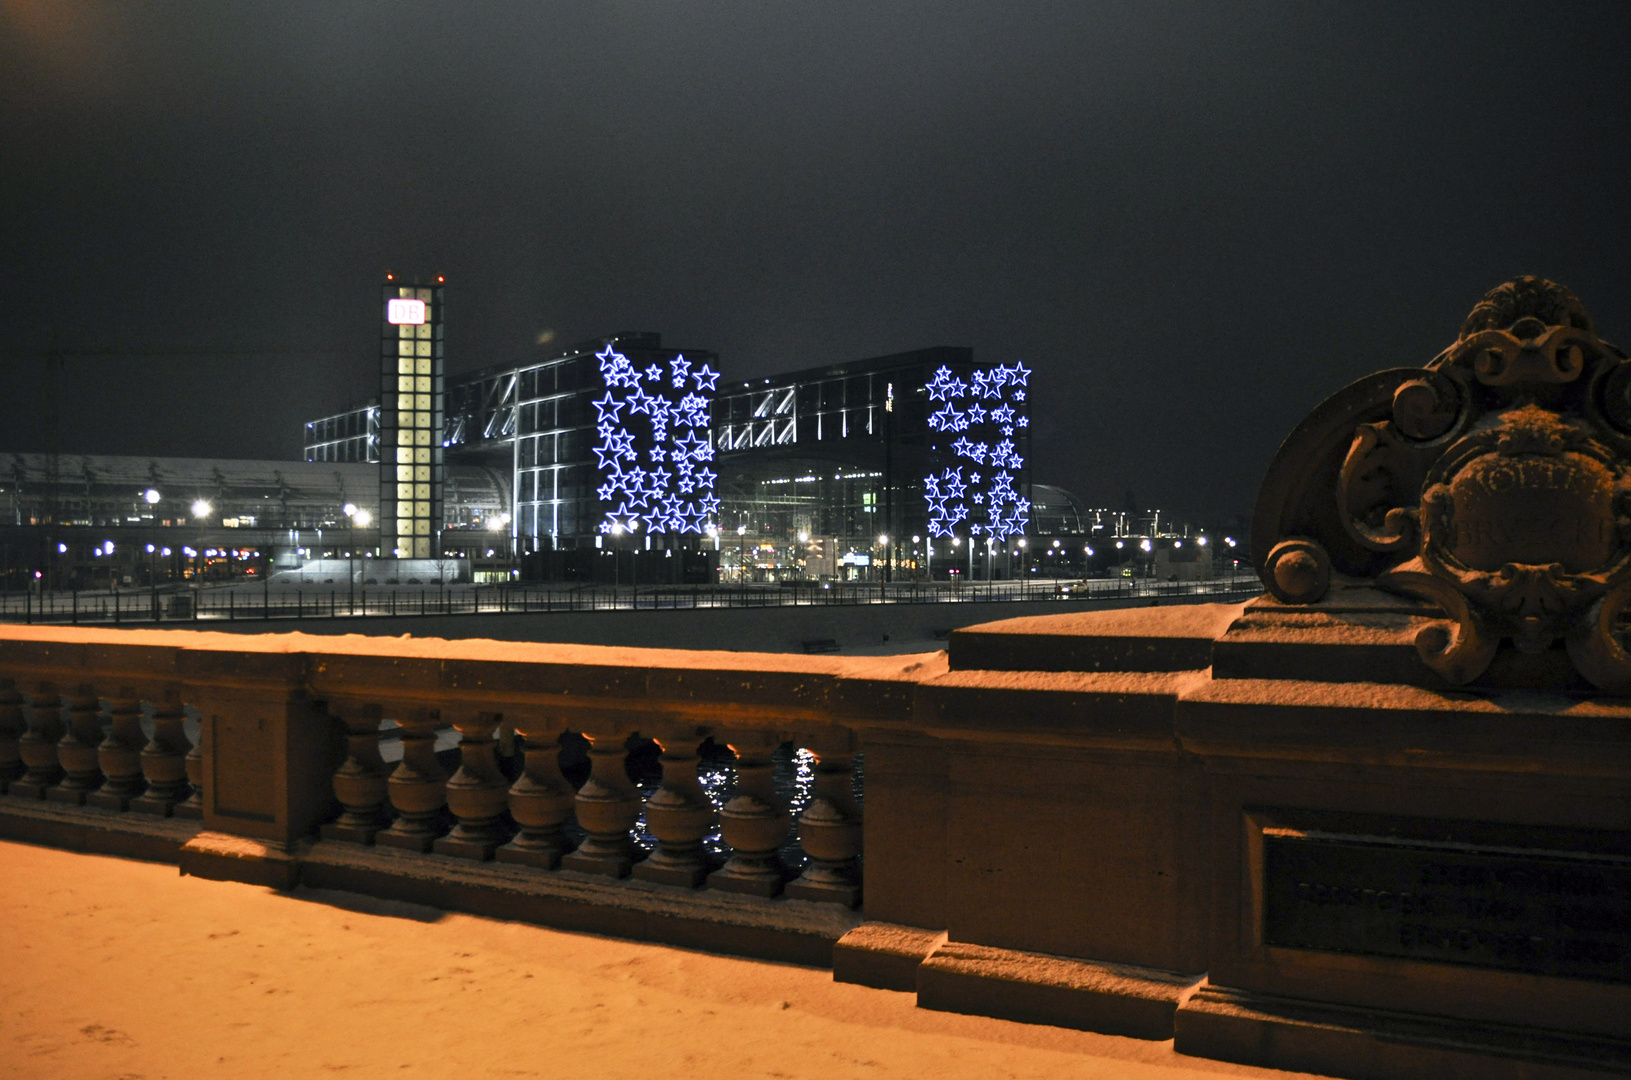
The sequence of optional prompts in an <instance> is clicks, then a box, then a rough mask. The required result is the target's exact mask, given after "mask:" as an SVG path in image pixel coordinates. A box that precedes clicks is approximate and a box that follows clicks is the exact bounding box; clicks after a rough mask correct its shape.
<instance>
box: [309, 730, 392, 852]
mask: <svg viewBox="0 0 1631 1080" xmlns="http://www.w3.org/2000/svg"><path fill="white" fill-rule="evenodd" d="M331 711H334V712H338V713H339V714H340V720H341V722H342V723H344V724H345V744H346V755H345V761H343V762H341V763H340V767H339V768H338V769H336V770H335V771H334V797H335V798H336V799H338V800H340V806H341V808H342V809H341V811H340V816H339V817H338V818H336V819H335V820H333V821H331V822H329V823H327V824H326V825H324V826H323V827H322V828H321V830H319V832H320V835H321V836H322V837H323V839H324V840H346V841H349V842H351V843H354V844H372V843H373V842H374V836H375V834H376V833H378V832H379V831H380V829H382V828H384V827H385V825H386V823H387V821H388V818H387V816H386V811H385V792H386V768H385V762H384V761H383V760H381V758H380V756H379V720H380V707H379V706H378V705H353V706H349V707H344V708H339V709H335V710H331Z"/></svg>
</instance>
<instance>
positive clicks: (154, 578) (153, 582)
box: [142, 488, 164, 622]
mask: <svg viewBox="0 0 1631 1080" xmlns="http://www.w3.org/2000/svg"><path fill="white" fill-rule="evenodd" d="M163 497H164V496H162V495H160V494H159V493H158V491H157V490H156V489H154V488H148V489H147V490H146V491H144V492H143V493H142V498H143V499H145V500H146V501H147V505H148V507H149V513H151V514H152V515H153V542H152V543H151V544H149V545H147V553H148V555H150V556H151V558H149V559H148V560H147V585H148V592H149V595H150V596H151V597H152V602H153V621H154V622H158V621H159V511H158V505H159V500H160V499H162V498H163Z"/></svg>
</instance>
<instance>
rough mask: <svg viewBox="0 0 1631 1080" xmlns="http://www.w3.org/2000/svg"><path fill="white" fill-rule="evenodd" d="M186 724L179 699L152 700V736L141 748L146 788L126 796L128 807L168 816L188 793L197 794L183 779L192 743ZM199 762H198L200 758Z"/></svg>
mask: <svg viewBox="0 0 1631 1080" xmlns="http://www.w3.org/2000/svg"><path fill="white" fill-rule="evenodd" d="M186 725H187V710H186V709H185V708H184V707H183V706H182V704H181V702H180V701H178V700H176V699H174V698H172V699H170V700H168V701H155V702H153V737H152V738H151V739H149V740H148V742H147V745H146V746H144V747H142V752H141V766H142V777H143V778H144V779H145V780H146V781H147V791H146V792H145V793H143V794H142V795H140V796H138V797H137V798H134V799H132V800H130V808H131V809H132V810H135V811H137V812H139V813H143V814H156V815H157V816H159V817H169V816H170V815H171V814H174V813H176V812H177V810H178V804H180V803H181V802H182V800H183V799H186V798H187V797H188V795H189V794H192V795H196V794H197V792H194V791H192V789H191V787H190V786H189V784H188V783H187V763H188V760H189V758H191V756H192V755H191V751H192V750H193V745H192V743H190V742H189V741H188V740H187V731H186ZM199 764H200V766H202V764H203V762H202V760H200V762H199ZM180 816H184V815H180Z"/></svg>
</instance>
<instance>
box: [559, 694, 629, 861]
mask: <svg viewBox="0 0 1631 1080" xmlns="http://www.w3.org/2000/svg"><path fill="white" fill-rule="evenodd" d="M583 735H584V738H586V739H588V740H589V779H588V780H586V781H584V784H583V786H582V787H581V788H579V789H578V795H577V799H576V809H577V814H578V825H579V826H581V827H582V829H583V831H584V832H585V833H587V834H588V836H587V837H585V838H584V841H583V843H581V844H579V845H578V849H577V850H576V851H574V852H572V854H570V855H567V856H566V857H565V858H563V859H562V860H561V865H562V866H563V867H565V868H566V869H568V870H577V871H580V872H581V873H585V874H602V875H605V876H606V877H614V878H617V877H623V876H624V875H626V874H627V873H628V872H629V868H630V867H631V866H633V865H634V843H633V841H632V840H630V838H629V830H630V829H632V828H633V827H634V823H635V822H636V821H639V820H640V789H639V788H637V787H635V786H634V781H632V780H630V779H629V774H628V770H627V769H626V768H625V763H626V762H627V760H628V756H629V750H628V737H629V732H628V730H627V729H626V728H623V727H620V726H615V725H614V726H608V727H605V728H602V729H601V730H599V731H585V732H584V733H583Z"/></svg>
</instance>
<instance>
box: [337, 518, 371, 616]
mask: <svg viewBox="0 0 1631 1080" xmlns="http://www.w3.org/2000/svg"><path fill="white" fill-rule="evenodd" d="M343 509H344V510H345V516H346V517H347V518H349V519H350V520H351V547H350V548H349V549H348V550H347V552H346V559H345V567H346V586H347V587H346V596H347V598H348V600H347V602H348V603H349V605H350V608H351V614H353V615H355V614H356V613H357V530H358V529H366V528H368V524H369V522H371V521H373V520H374V515H372V514H370V513H369V512H368V511H366V510H359V509H358V508H357V506H356V504H355V503H346V504H345V506H344V507H343ZM367 609H368V594H367V593H366V592H365V593H363V610H364V611H366V610H367Z"/></svg>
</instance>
